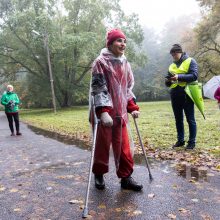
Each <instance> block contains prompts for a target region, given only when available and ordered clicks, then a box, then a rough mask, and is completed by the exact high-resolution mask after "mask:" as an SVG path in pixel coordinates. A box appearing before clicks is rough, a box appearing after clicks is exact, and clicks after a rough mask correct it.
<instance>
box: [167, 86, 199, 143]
mask: <svg viewBox="0 0 220 220" xmlns="http://www.w3.org/2000/svg"><path fill="white" fill-rule="evenodd" d="M171 103H172V108H173V113H174V116H175V120H176V130H177V139H178V141H184V123H183V122H184V114H183V112H184V113H185V116H186V120H187V123H188V125H189V140H188V143H195V142H196V130H197V128H196V121H195V112H194V103H193V101H192V100H191V98H190V97H189V96H188V95H187V94H186V93H185V91H184V88H183V87H180V86H178V87H177V88H174V89H171Z"/></svg>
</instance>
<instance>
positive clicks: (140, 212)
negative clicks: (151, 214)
mask: <svg viewBox="0 0 220 220" xmlns="http://www.w3.org/2000/svg"><path fill="white" fill-rule="evenodd" d="M133 213H134V215H141V214H142V211H140V210H135V211H134V212H133Z"/></svg>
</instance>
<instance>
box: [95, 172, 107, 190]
mask: <svg viewBox="0 0 220 220" xmlns="http://www.w3.org/2000/svg"><path fill="white" fill-rule="evenodd" d="M95 187H96V188H97V189H104V188H105V181H104V177H103V175H102V174H100V175H96V174H95Z"/></svg>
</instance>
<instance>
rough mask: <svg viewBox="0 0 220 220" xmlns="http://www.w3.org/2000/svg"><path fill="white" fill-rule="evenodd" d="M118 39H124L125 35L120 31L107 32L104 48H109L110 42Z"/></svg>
mask: <svg viewBox="0 0 220 220" xmlns="http://www.w3.org/2000/svg"><path fill="white" fill-rule="evenodd" d="M118 38H123V39H126V36H125V34H124V33H123V32H122V31H121V30H120V29H112V30H110V31H108V32H107V37H106V46H107V47H108V46H110V45H111V44H112V42H113V41H115V40H117V39H118Z"/></svg>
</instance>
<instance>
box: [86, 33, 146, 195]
mask: <svg viewBox="0 0 220 220" xmlns="http://www.w3.org/2000/svg"><path fill="white" fill-rule="evenodd" d="M125 48H126V36H125V34H124V33H123V32H122V31H121V30H119V29H112V30H110V31H108V32H107V36H106V48H104V49H102V50H101V53H100V55H99V56H98V57H97V59H96V60H95V61H94V63H93V67H92V79H91V88H90V94H91V95H92V96H93V99H94V105H95V113H96V115H97V118H98V119H99V121H100V123H98V128H97V134H96V144H95V153H94V163H93V167H92V172H93V173H94V176H95V187H96V188H97V189H100V190H102V189H104V188H105V181H104V174H105V173H107V172H108V170H109V151H110V146H111V145H112V149H113V154H114V159H115V165H116V173H117V176H118V178H121V188H122V189H128V190H133V191H140V190H141V189H142V188H143V186H142V185H141V184H138V183H137V182H136V181H135V180H134V179H133V178H132V177H131V174H132V173H133V166H134V161H133V157H132V153H131V149H130V144H129V137H128V131H127V123H128V114H127V113H131V114H132V116H133V117H134V118H137V117H138V116H139V113H140V112H139V107H138V105H137V104H136V102H135V96H134V94H133V92H132V88H133V86H134V77H133V73H132V70H131V66H130V64H129V62H128V61H127V59H126V57H125V55H124V51H125Z"/></svg>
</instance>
